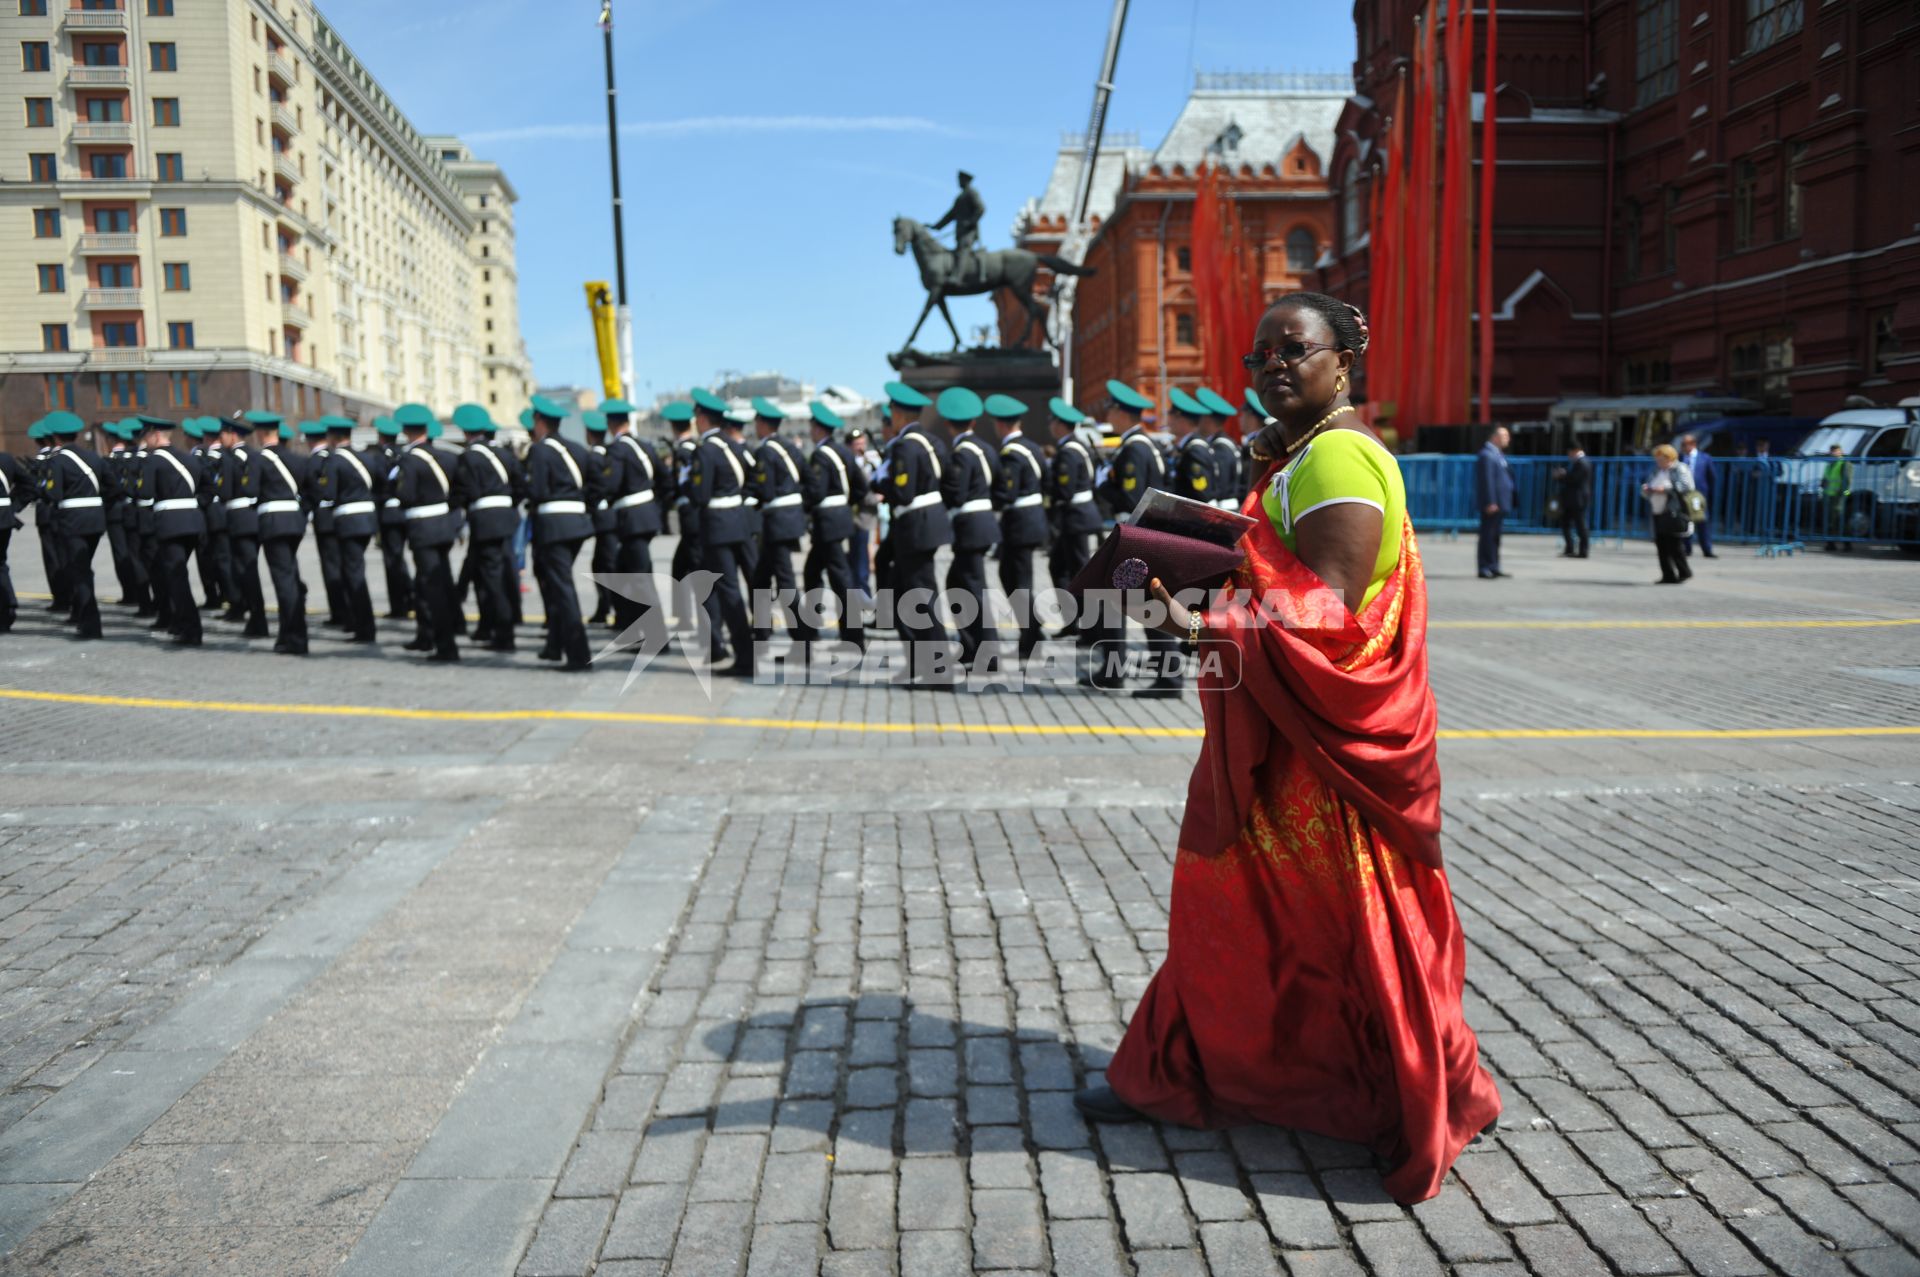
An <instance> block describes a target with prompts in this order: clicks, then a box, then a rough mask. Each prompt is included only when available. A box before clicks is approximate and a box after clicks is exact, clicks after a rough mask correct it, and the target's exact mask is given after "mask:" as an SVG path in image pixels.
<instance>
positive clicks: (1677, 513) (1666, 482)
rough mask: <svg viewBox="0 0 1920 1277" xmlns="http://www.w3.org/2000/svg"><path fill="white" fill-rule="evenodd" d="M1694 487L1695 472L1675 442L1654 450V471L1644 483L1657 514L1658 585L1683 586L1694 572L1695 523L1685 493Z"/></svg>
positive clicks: (1644, 492) (1649, 505) (1650, 505)
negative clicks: (1690, 544)
mask: <svg viewBox="0 0 1920 1277" xmlns="http://www.w3.org/2000/svg"><path fill="white" fill-rule="evenodd" d="M1692 490H1693V474H1692V472H1691V471H1689V470H1688V469H1687V465H1686V463H1685V462H1683V461H1681V460H1680V453H1679V451H1678V450H1677V449H1675V448H1674V446H1673V445H1672V444H1669V443H1663V444H1661V445H1660V446H1659V447H1657V448H1655V449H1654V450H1653V473H1652V474H1651V475H1649V476H1648V477H1647V481H1646V482H1645V483H1643V484H1641V485H1640V495H1642V496H1644V497H1645V498H1646V499H1647V509H1648V511H1649V512H1650V513H1651V514H1652V517H1653V546H1654V551H1655V552H1656V553H1657V554H1658V555H1659V556H1660V580H1659V581H1658V582H1656V584H1658V585H1681V584H1683V583H1685V582H1686V580H1687V579H1688V578H1689V577H1691V576H1692V575H1693V569H1692V568H1690V567H1688V566H1687V550H1686V544H1685V542H1686V539H1687V530H1688V528H1689V527H1690V526H1691V524H1690V523H1689V522H1688V520H1687V507H1686V503H1685V502H1684V501H1683V500H1682V499H1681V495H1680V494H1681V493H1683V492H1690V491H1692Z"/></svg>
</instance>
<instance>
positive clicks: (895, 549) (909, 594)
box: [880, 383, 953, 691]
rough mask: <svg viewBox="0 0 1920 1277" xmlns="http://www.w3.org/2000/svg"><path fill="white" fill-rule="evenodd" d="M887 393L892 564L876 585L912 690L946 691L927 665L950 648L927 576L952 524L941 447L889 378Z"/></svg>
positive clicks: (935, 589) (946, 684)
mask: <svg viewBox="0 0 1920 1277" xmlns="http://www.w3.org/2000/svg"><path fill="white" fill-rule="evenodd" d="M901 389H910V387H904V386H903V387H901ZM912 393H913V395H914V397H917V398H918V399H919V400H920V401H921V403H922V404H930V403H932V400H929V399H927V398H926V396H924V395H921V394H919V392H918V391H913V392H912ZM887 394H888V400H889V408H890V411H891V413H892V418H893V420H894V421H895V422H896V423H897V424H896V427H895V431H896V433H895V434H894V436H893V442H892V445H891V446H890V447H889V448H888V450H887V463H886V475H887V478H886V480H885V483H886V493H887V500H888V502H889V503H890V504H891V506H892V526H891V528H890V529H889V531H888V533H887V549H888V551H889V552H890V558H891V564H892V566H891V568H890V569H889V570H887V571H884V572H882V573H881V576H880V584H881V587H882V588H883V589H888V590H891V591H893V595H894V601H893V613H894V628H895V629H897V630H899V631H900V637H901V639H903V640H904V641H905V643H906V647H907V677H908V681H909V682H911V683H912V684H913V685H914V686H916V687H927V688H936V689H940V690H943V691H951V690H953V680H952V678H951V677H950V676H948V677H937V676H936V675H935V672H934V669H933V667H934V665H935V663H936V662H938V661H940V660H942V659H943V658H944V656H945V654H946V653H947V652H948V651H949V650H950V649H949V648H948V638H947V629H946V626H945V625H944V624H943V623H942V621H941V618H940V611H939V608H940V594H939V585H938V583H937V582H936V581H935V580H934V574H933V559H934V555H935V554H937V553H938V552H939V550H940V547H941V546H943V545H952V544H953V522H952V520H951V519H950V518H949V517H948V514H947V506H946V502H945V501H944V500H943V499H942V498H941V481H942V479H943V478H944V477H945V475H946V472H947V469H948V456H947V446H946V444H944V443H943V442H941V441H940V440H939V439H938V438H936V437H935V436H934V434H933V432H932V431H930V430H929V429H928V428H927V427H926V425H924V424H923V423H922V422H921V420H920V418H919V415H918V414H919V411H920V410H919V409H917V408H913V407H911V406H910V402H903V397H902V396H901V395H899V394H897V393H896V392H895V390H894V383H888V386H887Z"/></svg>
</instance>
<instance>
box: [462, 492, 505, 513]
mask: <svg viewBox="0 0 1920 1277" xmlns="http://www.w3.org/2000/svg"><path fill="white" fill-rule="evenodd" d="M512 504H513V497H512V495H511V494H509V493H505V492H496V493H494V494H493V495H492V496H490V497H475V498H474V499H473V500H472V501H469V502H468V503H467V509H469V510H502V509H505V508H506V507H507V506H510V505H512Z"/></svg>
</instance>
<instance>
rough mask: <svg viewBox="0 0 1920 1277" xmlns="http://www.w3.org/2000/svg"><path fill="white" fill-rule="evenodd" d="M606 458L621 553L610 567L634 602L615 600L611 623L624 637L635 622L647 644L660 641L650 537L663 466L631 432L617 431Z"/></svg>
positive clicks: (657, 525) (657, 516)
mask: <svg viewBox="0 0 1920 1277" xmlns="http://www.w3.org/2000/svg"><path fill="white" fill-rule="evenodd" d="M607 458H608V460H609V461H610V462H611V468H612V470H613V487H612V492H611V505H612V508H613V515H614V520H615V524H614V531H615V532H616V533H617V534H618V535H619V538H620V554H619V557H618V558H617V559H616V560H615V564H614V566H615V567H616V568H617V569H618V570H619V571H620V572H621V573H623V574H625V575H626V576H629V577H632V578H634V579H635V585H636V586H637V589H635V590H634V591H633V592H634V593H637V594H639V595H640V597H639V598H638V599H633V598H628V597H625V596H624V595H620V596H617V597H616V598H615V599H614V601H613V614H614V624H615V625H617V626H618V627H619V629H620V633H621V634H623V635H624V634H626V633H627V631H628V630H629V629H631V628H632V627H633V626H634V625H635V624H636V623H639V624H643V625H644V626H645V627H646V629H647V636H648V638H650V639H655V640H657V639H659V638H661V637H662V636H663V634H664V630H665V622H666V616H665V613H663V612H662V611H661V609H660V600H659V599H658V598H657V597H656V596H655V594H654V590H653V582H652V576H653V538H654V537H656V536H658V535H659V534H660V530H661V528H662V527H663V526H664V523H665V521H664V518H663V516H662V514H661V510H662V501H661V494H662V491H663V489H664V490H666V491H671V489H670V488H668V487H666V478H665V476H666V471H667V467H666V466H665V465H663V464H662V463H661V461H660V458H659V456H658V455H657V454H656V453H655V452H654V450H653V448H652V446H651V445H649V444H646V443H643V442H641V440H640V439H639V438H638V437H636V436H635V435H634V433H633V431H632V429H631V428H623V429H621V431H620V433H619V434H616V435H614V436H613V437H612V439H611V440H610V441H609V442H608V444H607Z"/></svg>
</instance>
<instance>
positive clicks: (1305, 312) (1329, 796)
mask: <svg viewBox="0 0 1920 1277" xmlns="http://www.w3.org/2000/svg"><path fill="white" fill-rule="evenodd" d="M1366 340H1367V338H1366V321H1365V319H1364V318H1363V317H1362V316H1361V315H1360V312H1359V311H1358V310H1356V309H1355V308H1353V307H1351V306H1348V305H1347V304H1345V303H1344V302H1340V301H1337V300H1335V299H1333V298H1331V297H1326V296H1324V295H1321V294H1317V293H1295V294H1291V295H1289V296H1287V297H1283V298H1281V299H1280V300H1279V301H1278V302H1276V303H1274V305H1273V307H1272V308H1271V309H1270V310H1268V311H1267V313H1266V315H1265V316H1264V317H1263V318H1262V319H1261V321H1260V326H1259V329H1258V330H1257V335H1256V338H1255V351H1254V353H1253V355H1251V356H1249V357H1248V359H1247V364H1248V367H1249V368H1251V369H1252V370H1253V374H1254V390H1255V392H1256V393H1257V394H1258V395H1259V397H1260V401H1261V402H1262V403H1263V404H1264V405H1265V406H1266V409H1267V411H1268V413H1269V414H1271V416H1272V417H1273V418H1274V421H1273V422H1272V423H1271V424H1269V425H1268V427H1267V429H1266V430H1265V431H1263V432H1262V433H1261V434H1260V436H1259V437H1258V438H1257V439H1255V440H1254V441H1253V444H1252V451H1253V453H1254V456H1255V459H1256V462H1261V463H1265V473H1264V474H1263V475H1262V476H1261V478H1260V481H1259V482H1257V483H1256V484H1254V485H1253V490H1252V491H1251V492H1250V493H1249V494H1248V497H1247V501H1246V505H1245V506H1244V510H1245V512H1246V513H1247V514H1249V515H1253V516H1255V517H1256V518H1257V519H1258V520H1259V522H1258V523H1257V524H1256V526H1255V527H1254V529H1253V530H1252V531H1251V532H1250V533H1248V535H1247V539H1246V541H1245V542H1244V543H1243V544H1244V545H1245V546H1246V548H1247V557H1246V561H1245V563H1244V564H1243V565H1242V566H1241V568H1240V569H1239V570H1238V571H1237V572H1236V573H1235V574H1234V577H1233V580H1232V582H1231V588H1230V590H1228V591H1227V592H1226V593H1225V597H1224V599H1222V600H1216V601H1215V603H1214V604H1213V606H1212V607H1211V609H1210V610H1207V609H1199V608H1191V607H1187V606H1182V605H1181V604H1180V603H1179V602H1177V601H1176V600H1174V599H1173V597H1172V596H1170V595H1169V594H1168V593H1167V591H1166V590H1165V589H1164V588H1163V587H1162V586H1161V583H1160V582H1159V581H1157V580H1156V581H1154V582H1153V583H1152V589H1153V592H1154V595H1155V599H1156V603H1157V605H1158V606H1157V608H1154V609H1150V610H1149V611H1148V612H1147V613H1146V614H1145V615H1143V618H1142V619H1145V620H1147V621H1148V622H1149V623H1155V624H1159V625H1160V626H1162V628H1165V629H1167V630H1168V631H1170V632H1173V633H1177V634H1179V635H1181V636H1183V637H1187V638H1189V639H1192V640H1196V641H1202V642H1205V643H1207V644H1209V645H1214V644H1231V645H1232V646H1231V648H1230V649H1228V650H1227V655H1228V656H1229V658H1230V659H1229V660H1227V661H1226V662H1225V663H1224V668H1223V671H1222V672H1221V673H1220V674H1218V675H1212V674H1206V673H1203V675H1202V681H1201V691H1200V702H1201V707H1202V710H1203V711H1204V713H1205V717H1206V740H1205V742H1204V744H1203V745H1202V747H1201V753H1200V761H1199V763H1198V764H1197V765H1196V766H1195V768H1194V772H1193V778H1192V780H1191V782H1190V783H1189V788H1188V794H1187V808H1186V816H1185V819H1184V822H1183V823H1182V826H1181V830H1180V850H1179V855H1178V857H1177V859H1176V861H1175V863H1174V871H1173V904H1172V911H1171V918H1170V922H1169V926H1168V951H1167V958H1166V961H1165V962H1164V963H1163V964H1162V965H1161V967H1160V970H1159V972H1158V973H1157V974H1156V975H1155V976H1154V979H1153V982H1152V984H1151V985H1150V986H1149V987H1148V989H1147V992H1146V995H1145V996H1144V997H1143V998H1142V999H1141V1002H1140V1007H1139V1010H1138V1011H1137V1012H1135V1014H1134V1017H1133V1022H1132V1024H1131V1025H1130V1026H1129V1027H1128V1029H1127V1033H1126V1037H1125V1038H1124V1040H1122V1042H1121V1043H1120V1048H1119V1050H1118V1051H1117V1052H1116V1053H1115V1055H1114V1058H1113V1062H1112V1064H1110V1065H1109V1066H1108V1069H1107V1085H1106V1086H1105V1087H1099V1088H1094V1089H1091V1090H1088V1091H1083V1092H1081V1093H1080V1094H1079V1095H1078V1096H1077V1097H1076V1099H1077V1101H1078V1103H1079V1104H1080V1107H1081V1109H1082V1111H1083V1112H1085V1113H1086V1114H1087V1115H1088V1116H1090V1117H1092V1118H1093V1119H1095V1120H1097V1121H1119V1120H1126V1119H1129V1118H1137V1117H1140V1116H1143V1115H1144V1116H1147V1117H1153V1118H1158V1119H1160V1120H1162V1121H1167V1122H1172V1123H1175V1124H1178V1125H1182V1126H1196V1127H1218V1126H1229V1125H1236V1124H1242V1123H1250V1122H1266V1123H1271V1124H1274V1125H1278V1126H1290V1127H1295V1128H1298V1129H1300V1130H1306V1131H1314V1132H1317V1133H1318V1134H1321V1135H1325V1136H1328V1137H1331V1138H1334V1139H1341V1140H1351V1141H1354V1142H1357V1143H1361V1144H1366V1145H1368V1146H1370V1147H1371V1148H1372V1149H1373V1150H1374V1152H1375V1153H1376V1155H1378V1156H1379V1158H1380V1159H1381V1161H1382V1164H1383V1166H1384V1168H1385V1186H1386V1189H1387V1191H1388V1192H1389V1193H1391V1194H1392V1195H1393V1197H1394V1198H1395V1200H1397V1201H1400V1202H1408V1203H1410V1202H1417V1201H1422V1200H1425V1199H1426V1198H1429V1197H1432V1196H1433V1195H1434V1194H1435V1193H1437V1192H1439V1191H1440V1184H1441V1181H1442V1180H1443V1179H1444V1178H1445V1177H1446V1173H1447V1169H1448V1168H1449V1167H1450V1166H1451V1165H1452V1164H1453V1161H1454V1158H1455V1157H1457V1156H1458V1155H1459V1153H1460V1150H1461V1149H1462V1148H1464V1147H1465V1146H1466V1145H1467V1144H1468V1143H1469V1142H1470V1141H1472V1139H1473V1138H1474V1137H1475V1136H1476V1135H1478V1134H1479V1133H1480V1132H1481V1131H1482V1130H1483V1129H1489V1128H1491V1127H1492V1126H1493V1125H1494V1124H1495V1121H1496V1119H1497V1118H1498V1116H1499V1113H1500V1096H1499V1092H1498V1091H1497V1090H1496V1089H1495V1086H1494V1083H1493V1079H1492V1078H1491V1077H1489V1076H1488V1075H1487V1073H1486V1071H1485V1070H1484V1069H1482V1068H1481V1067H1480V1062H1479V1045H1478V1043H1477V1042H1476V1040H1475V1038H1474V1035H1473V1031H1472V1030H1471V1029H1469V1028H1468V1027H1467V1025H1466V1022H1465V1019H1464V1018H1463V1016H1462V1013H1461V1005H1460V997H1461V990H1462V987H1463V983H1464V968H1465V957H1466V953H1465V944H1464V941H1463V939H1462V937H1461V932H1460V922H1459V919H1458V918H1457V917H1456V916H1455V914H1454V909H1453V897H1452V894H1451V892H1450V891H1449V889H1448V886H1447V878H1446V874H1445V872H1444V871H1443V870H1442V868H1441V865H1440V850H1439V834H1440V778H1439V768H1438V764H1437V762H1436V759H1435V754H1434V707H1433V694H1432V692H1431V691H1430V690H1429V688H1428V685H1427V659H1426V621H1427V600H1426V586H1425V582H1424V579H1423V577H1422V575H1421V570H1420V551H1419V546H1418V544H1417V543H1416V542H1415V540H1414V536H1413V530H1412V526H1411V525H1410V524H1409V523H1408V521H1407V516H1406V496H1405V489H1404V487H1402V485H1401V482H1400V473H1399V467H1398V465H1397V464H1396V463H1395V462H1394V460H1393V457H1392V455H1391V454H1390V453H1388V452H1387V451H1386V449H1385V448H1384V446H1383V445H1381V443H1380V441H1379V439H1378V438H1376V437H1375V436H1374V435H1373V433H1372V432H1371V431H1370V430H1368V429H1367V427H1366V426H1365V425H1364V424H1363V423H1362V422H1361V421H1360V420H1359V419H1358V418H1357V417H1356V416H1355V415H1354V412H1353V408H1352V406H1351V405H1350V404H1349V403H1348V401H1347V387H1348V384H1349V377H1350V373H1351V370H1352V368H1353V364H1354V360H1355V358H1356V357H1357V356H1358V355H1360V354H1361V353H1362V352H1363V351H1364V350H1365V349H1366ZM1211 650H1215V651H1218V650H1221V649H1219V648H1217V647H1216V648H1212V649H1211ZM1232 658H1237V667H1235V660H1234V659H1232ZM1203 668H1204V665H1203Z"/></svg>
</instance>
